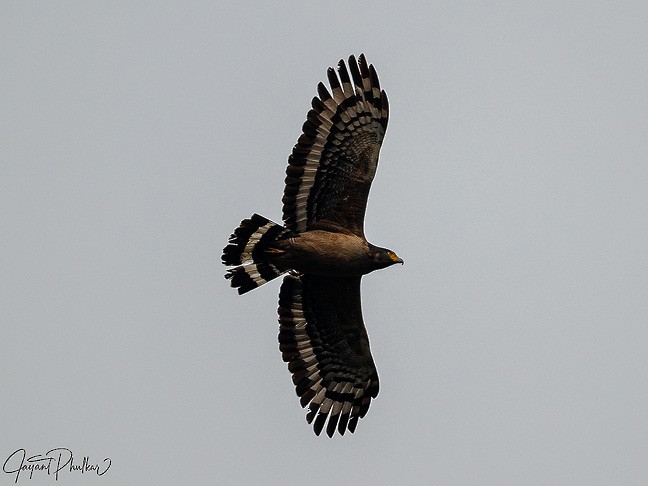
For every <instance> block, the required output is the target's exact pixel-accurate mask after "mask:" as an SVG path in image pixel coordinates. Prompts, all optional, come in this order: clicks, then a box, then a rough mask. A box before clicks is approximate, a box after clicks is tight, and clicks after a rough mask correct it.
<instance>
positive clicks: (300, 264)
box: [222, 55, 403, 437]
mask: <svg viewBox="0 0 648 486" xmlns="http://www.w3.org/2000/svg"><path fill="white" fill-rule="evenodd" d="M327 75H328V80H329V84H330V86H331V91H329V90H328V89H327V88H326V87H325V86H324V84H323V83H319V85H318V86H317V92H318V95H319V96H317V97H315V98H313V101H312V109H311V110H310V111H309V112H308V116H307V119H306V122H305V123H304V126H303V128H302V130H303V133H302V135H301V136H300V137H299V140H298V141H297V144H296V145H295V147H294V148H293V150H292V154H291V155H290V156H289V158H288V168H287V169H286V187H285V190H284V196H283V199H282V201H283V221H284V224H283V225H280V224H277V223H274V222H272V221H270V220H268V219H266V218H264V217H262V216H259V215H258V214H254V215H253V216H252V217H251V218H250V219H245V220H243V221H242V222H241V224H240V226H239V227H238V228H237V229H236V230H235V231H234V233H233V234H232V235H231V236H230V239H229V244H228V245H227V246H226V247H225V248H224V250H223V256H222V260H223V263H224V264H225V265H230V266H235V268H231V269H229V270H228V271H227V274H226V275H225V277H226V278H228V279H231V284H232V287H235V288H237V289H238V292H239V294H243V293H245V292H248V291H250V290H252V289H255V288H256V287H259V286H260V285H263V284H264V283H266V282H268V281H270V280H272V279H274V278H276V277H278V276H280V275H282V274H284V273H287V275H286V277H285V278H284V281H283V284H282V285H281V290H280V293H279V348H280V350H281V353H282V356H283V360H284V361H285V362H287V363H288V369H289V370H290V372H291V373H292V379H293V383H294V384H295V387H296V390H297V395H298V396H299V397H300V402H301V405H302V407H306V406H307V405H308V413H307V415H306V419H307V421H308V423H313V428H314V430H315V433H316V434H317V435H319V434H320V433H321V431H322V430H323V429H324V426H325V425H326V433H327V435H328V436H329V437H331V436H333V434H334V433H335V431H336V430H337V431H338V432H339V433H340V434H342V435H343V434H344V432H345V431H346V430H347V429H348V430H349V431H350V432H354V431H355V428H356V425H357V423H358V419H359V418H362V417H364V416H365V414H366V413H367V410H368V409H369V404H370V402H371V399H372V398H375V397H376V396H377V395H378V374H377V372H376V368H375V366H374V362H373V358H372V357H371V351H370V348H369V339H368V337H367V331H366V330H365V326H364V323H363V320H362V310H361V307H360V279H361V278H362V276H363V275H365V274H367V273H369V272H372V271H374V270H378V269H380V268H385V267H388V266H390V265H393V264H395V263H403V261H402V260H401V259H400V258H399V257H398V256H397V255H396V254H395V253H394V252H393V251H391V250H388V249H386V248H380V247H377V246H374V245H372V244H371V243H369V242H368V241H367V240H366V238H365V235H364V215H365V209H366V206H367V197H368V196H369V189H370V187H371V182H372V180H373V178H374V174H375V173H376V166H377V165H378V153H379V151H380V146H381V144H382V141H383V137H384V136H385V130H386V128H387V118H388V114H389V109H388V105H387V95H386V94H385V92H384V91H382V90H381V89H380V84H379V83H378V76H377V75H376V71H375V69H374V67H373V65H371V64H369V65H368V64H367V61H366V60H365V57H364V55H360V57H359V58H358V61H357V62H356V59H355V57H354V56H351V57H349V62H348V69H347V65H346V64H345V63H344V60H341V61H340V62H339V63H338V70H337V74H336V72H335V70H334V69H333V68H329V69H328V72H327ZM327 421H328V423H327Z"/></svg>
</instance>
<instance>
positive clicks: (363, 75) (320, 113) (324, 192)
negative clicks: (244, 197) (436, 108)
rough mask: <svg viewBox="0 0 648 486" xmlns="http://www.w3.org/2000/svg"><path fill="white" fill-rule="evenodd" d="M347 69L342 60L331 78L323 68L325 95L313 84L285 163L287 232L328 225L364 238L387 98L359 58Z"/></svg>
mask: <svg viewBox="0 0 648 486" xmlns="http://www.w3.org/2000/svg"><path fill="white" fill-rule="evenodd" d="M349 70H350V71H351V76H349ZM349 70H347V66H346V64H345V63H344V61H343V60H341V61H340V62H339V63H338V72H337V74H336V72H335V70H334V69H333V68H329V69H328V71H327V78H328V81H329V85H330V86H331V92H329V90H328V89H327V88H326V86H324V84H323V83H319V84H318V86H317V93H318V95H319V98H313V101H312V103H311V106H312V109H311V110H310V111H309V113H308V115H307V118H306V122H305V123H304V126H303V127H302V131H303V134H302V136H301V137H300V138H299V140H298V142H297V145H295V147H294V148H293V152H292V154H291V155H290V157H289V159H288V169H287V170H286V176H287V177H286V189H285V191H284V197H283V204H284V206H283V220H284V223H285V225H286V227H287V228H290V229H291V230H293V231H297V232H301V231H305V230H307V229H308V228H311V227H316V225H317V223H318V222H320V221H325V222H326V221H333V222H336V223H337V224H340V222H342V223H344V224H341V226H344V227H346V228H348V229H349V230H350V231H352V232H354V233H356V234H358V235H364V227H363V226H364V224H363V221H364V208H365V206H366V203H367V197H368V194H369V187H370V185H371V181H372V180H373V177H374V174H375V171H376V165H377V163H378V153H379V151H380V145H381V144H382V140H383V137H384V135H385V130H386V129H387V121H388V117H389V110H388V104H387V95H386V94H385V92H384V91H381V89H380V83H379V81H378V76H377V74H376V71H375V69H374V68H373V66H372V65H367V61H366V59H365V57H364V55H362V54H361V55H360V57H359V58H358V61H357V62H356V59H355V57H354V56H350V57H349ZM328 168H331V169H332V170H333V172H330V171H327V169H328ZM341 194H351V195H353V198H352V199H351V200H348V198H346V199H345V198H343V197H341ZM349 206H350V207H349Z"/></svg>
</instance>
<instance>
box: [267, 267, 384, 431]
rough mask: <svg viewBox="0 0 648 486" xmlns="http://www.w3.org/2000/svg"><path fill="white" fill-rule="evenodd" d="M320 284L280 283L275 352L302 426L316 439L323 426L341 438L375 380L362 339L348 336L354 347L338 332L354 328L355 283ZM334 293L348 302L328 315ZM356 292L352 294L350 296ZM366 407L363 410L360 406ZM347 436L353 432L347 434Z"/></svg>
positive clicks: (374, 390)
mask: <svg viewBox="0 0 648 486" xmlns="http://www.w3.org/2000/svg"><path fill="white" fill-rule="evenodd" d="M325 280H326V279H324V278H323V277H322V278H317V277H313V276H301V277H295V276H292V275H288V276H286V277H285V278H284V281H283V284H282V286H281V291H280V294H279V349H280V350H281V352H282V357H283V359H284V361H286V362H287V363H288V369H289V371H290V372H291V373H293V383H294V384H295V391H296V392H297V395H298V396H299V397H300V403H301V405H302V407H306V406H307V405H308V407H309V412H308V413H307V415H306V420H307V422H308V423H313V420H315V422H314V425H313V430H314V431H315V433H316V434H317V435H319V434H320V433H321V432H322V430H324V425H325V423H326V421H327V420H328V426H327V427H326V433H327V435H328V436H329V437H330V436H332V435H333V434H334V432H335V430H337V431H338V432H339V433H340V434H341V435H343V434H344V433H345V432H346V430H347V428H348V430H351V428H350V427H348V425H349V424H352V425H351V426H352V427H353V429H354V430H355V424H356V422H357V419H358V418H361V417H364V415H365V414H366V413H367V410H368V409H369V404H370V402H371V399H372V398H375V397H376V396H377V394H378V375H377V373H376V369H375V366H374V364H373V359H372V358H371V354H370V353H369V348H368V341H367V340H366V333H364V334H363V333H362V332H361V333H360V335H359V336H354V338H355V339H358V340H359V341H360V342H355V341H354V339H352V338H351V337H350V336H353V334H357V332H356V333H352V334H350V335H349V334H344V333H341V332H340V330H339V329H340V328H344V327H345V326H351V325H357V324H356V323H355V321H354V322H353V324H352V323H351V322H345V319H347V318H350V319H352V320H353V319H355V318H356V315H355V312H354V311H352V310H350V309H349V308H348V305H352V306H355V302H356V299H357V300H358V302H359V279H357V282H356V281H355V279H352V281H349V282H344V281H343V282H337V286H333V285H330V282H327V281H325ZM325 288H329V289H331V288H334V289H336V290H334V291H333V292H334V293H335V294H337V295H339V294H345V295H347V296H349V299H348V300H342V301H341V302H338V303H337V304H338V308H337V309H336V310H335V311H333V313H332V314H329V313H328V312H329V311H326V310H325V309H326V306H325V305H323V304H321V302H322V300H323V302H324V303H326V301H327V299H328V298H331V291H330V290H329V291H326V290H324V289H325ZM356 292H357V294H356ZM365 404H366V405H365ZM351 431H352V432H353V430H351Z"/></svg>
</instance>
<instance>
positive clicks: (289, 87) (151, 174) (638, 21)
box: [0, 1, 648, 486]
mask: <svg viewBox="0 0 648 486" xmlns="http://www.w3.org/2000/svg"><path fill="white" fill-rule="evenodd" d="M647 26H648V6H647V4H646V2H644V1H636V2H612V1H610V2H603V1H576V2H564V1H546V2H465V1H447V2H409V3H397V2H319V3H317V4H316V3H314V2H301V1H299V2H298V1H293V2H264V3H262V2H254V3H235V2H218V1H217V2H138V3H137V4H136V3H134V2H88V1H79V2H55V3H53V2H22V1H20V2H19V1H15V2H14V1H3V2H2V3H1V4H0V113H1V115H0V137H1V143H0V204H1V210H0V211H1V213H0V217H1V219H0V224H1V230H0V231H1V237H0V245H1V251H0V292H1V295H0V299H1V301H0V305H1V308H0V370H1V371H0V378H1V381H0V387H1V388H2V405H1V417H2V421H1V425H0V453H1V454H0V456H2V457H0V459H2V461H4V460H5V458H6V457H7V456H8V455H9V454H10V453H11V452H12V451H14V450H16V449H18V448H25V449H26V450H27V454H28V455H34V454H44V453H45V452H47V450H49V449H51V448H54V447H67V448H69V449H71V450H72V451H73V452H74V454H75V460H78V461H79V462H80V461H81V460H82V457H83V456H89V457H90V460H91V462H98V461H100V460H102V459H103V458H104V457H110V458H111V459H112V467H111V469H110V470H109V472H108V473H106V475H104V476H102V477H96V476H93V475H90V474H84V475H81V474H80V473H69V472H68V473H66V474H63V473H62V474H63V475H62V476H61V477H60V478H59V481H58V484H62V485H70V484H74V485H76V484H79V485H91V484H119V485H122V484H133V485H135V484H160V485H175V484H200V485H203V484H205V485H207V484H242V485H245V484H268V485H274V484H288V483H296V484H312V485H323V484H414V483H419V484H423V483H425V484H435V485H466V484H480V485H588V486H589V485H609V484H620V485H621V484H622V485H645V484H648V330H647V324H648V252H647V248H648V197H647V196H646V192H647V188H648V27H647ZM361 52H364V53H365V54H366V56H367V58H368V60H369V62H371V63H373V64H374V65H375V66H376V69H377V71H378V75H379V77H380V80H381V83H382V86H383V87H384V89H385V90H386V91H387V93H388V95H389V100H390V105H391V117H390V124H389V129H388V131H387V137H386V140H385V143H384V145H383V149H382V153H381V159H380V165H379V169H378V173H377V177H376V180H375V182H374V185H373V188H372V193H371V195H370V198H369V208H368V211H367V219H366V233H367V236H368V238H369V239H370V241H372V242H373V243H375V244H378V245H380V246H387V247H389V248H392V249H394V250H395V251H396V252H397V253H398V254H399V255H400V256H401V257H402V258H403V259H404V260H405V265H404V266H402V267H401V266H398V267H392V268H389V269H387V270H383V271H380V272H376V273H374V274H372V275H370V276H368V277H366V278H365V279H363V308H364V316H365V322H366V324H367V327H368V331H369V336H370V339H371V344H372V349H373V353H374V358H375V361H376V363H377V366H378V371H379V374H380V378H381V391H380V395H379V396H378V398H377V400H375V401H374V402H373V404H372V406H371V410H370V412H369V413H368V415H367V416H366V417H365V418H364V419H363V420H361V421H360V423H359V425H358V429H357V431H356V433H355V434H354V435H347V436H344V437H342V438H340V437H336V438H335V439H332V440H331V439H328V438H327V437H319V438H318V437H315V435H314V434H313V432H312V430H311V429H310V427H309V426H307V424H306V422H305V420H304V412H303V411H302V409H301V408H300V406H299V403H298V400H297V397H296V395H295V392H294V388H293V385H292V383H291V380H290V375H289V373H288V371H287V369H286V365H285V364H284V363H283V362H282V361H281V357H280V353H279V351H278V345H277V331H278V325H277V321H276V319H277V317H276V305H277V295H278V289H279V283H278V282H272V283H270V284H268V285H266V286H265V287H263V288H261V289H258V290H256V291H254V292H252V293H250V294H248V295H245V296H243V297H240V296H238V295H237V294H236V292H235V291H233V290H232V289H230V288H229V287H228V283H227V282H226V281H225V280H224V279H223V277H222V275H223V273H224V267H223V266H222V265H221V263H220V255H221V249H222V247H223V246H224V245H225V244H226V242H227V238H228V236H229V234H230V233H231V232H232V230H233V229H234V228H235V227H236V226H237V225H238V223H239V221H240V220H241V219H243V218H245V217H249V215H251V214H252V213H253V212H259V213H260V214H263V215H264V216H267V217H270V218H273V219H275V220H280V219H281V195H282V191H283V178H284V170H285V165H286V159H287V156H288V154H289V153H290V150H291V148H292V146H293V144H294V143H295V142H296V140H297V138H298V136H299V134H300V128H301V125H302V123H303V121H304V120H305V116H306V112H307V110H308V109H309V106H310V99H311V98H312V96H314V95H315V94H316V85H317V83H318V82H319V81H324V80H325V79H326V77H325V73H326V68H327V67H328V66H331V65H335V64H336V63H337V61H338V60H339V59H340V58H342V57H344V58H346V57H348V55H349V54H355V55H358V54H359V53H361ZM13 479H14V478H13V476H10V475H8V474H5V473H1V475H0V484H12V483H13ZM53 481H54V479H53V478H52V477H47V476H45V475H44V474H43V473H42V472H41V473H39V474H38V473H35V475H34V478H33V479H32V480H31V481H29V480H28V476H27V475H26V474H25V473H23V475H21V478H20V481H19V484H21V483H22V484H53Z"/></svg>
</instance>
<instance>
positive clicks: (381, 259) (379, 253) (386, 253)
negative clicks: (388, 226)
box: [369, 245, 404, 269]
mask: <svg viewBox="0 0 648 486" xmlns="http://www.w3.org/2000/svg"><path fill="white" fill-rule="evenodd" d="M369 252H370V254H371V259H372V260H373V262H374V264H375V265H376V268H377V269H378V268H385V267H389V266H390V265H393V264H394V263H401V264H402V263H404V262H403V260H402V259H401V258H399V257H398V255H396V253H394V252H393V251H391V250H388V249H387V248H380V247H378V246H374V245H369Z"/></svg>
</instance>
